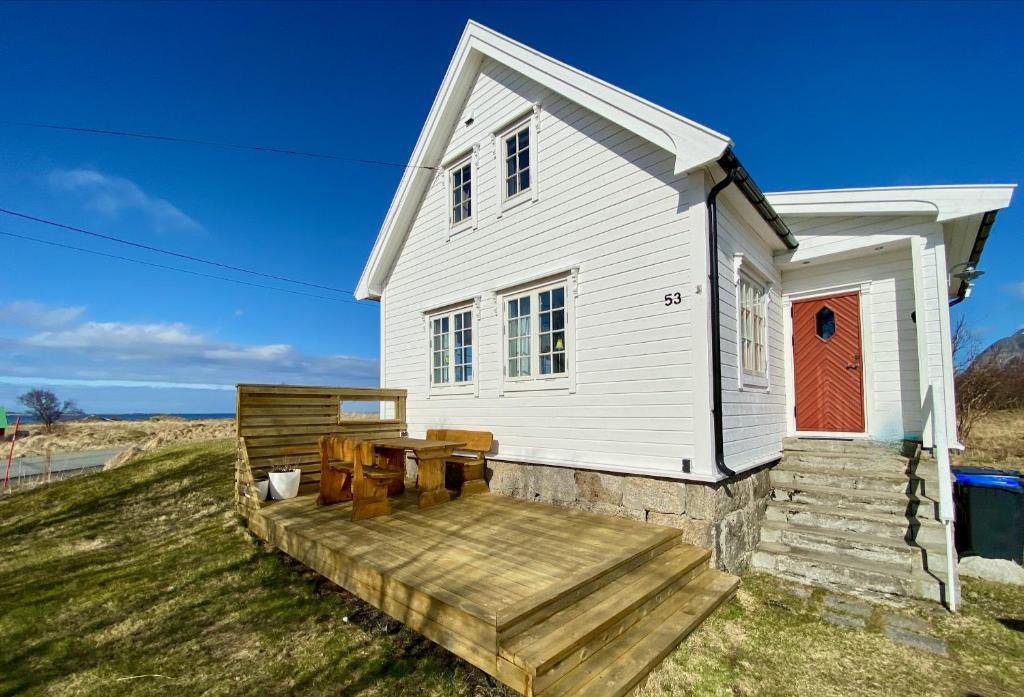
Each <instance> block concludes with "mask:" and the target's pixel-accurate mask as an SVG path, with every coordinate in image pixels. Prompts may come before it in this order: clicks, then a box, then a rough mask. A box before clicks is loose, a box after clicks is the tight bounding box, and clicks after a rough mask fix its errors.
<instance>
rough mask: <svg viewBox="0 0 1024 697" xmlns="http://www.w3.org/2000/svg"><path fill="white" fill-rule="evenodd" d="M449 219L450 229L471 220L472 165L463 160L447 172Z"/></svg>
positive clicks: (468, 161)
mask: <svg viewBox="0 0 1024 697" xmlns="http://www.w3.org/2000/svg"><path fill="white" fill-rule="evenodd" d="M448 190H449V191H450V192H451V194H450V195H451V200H449V202H448V207H449V218H450V220H451V226H452V227H459V226H460V225H462V224H463V223H466V222H468V221H470V220H472V219H473V164H472V162H471V161H470V160H463V161H462V162H460V163H458V164H457V165H455V166H454V167H452V168H451V169H450V170H448Z"/></svg>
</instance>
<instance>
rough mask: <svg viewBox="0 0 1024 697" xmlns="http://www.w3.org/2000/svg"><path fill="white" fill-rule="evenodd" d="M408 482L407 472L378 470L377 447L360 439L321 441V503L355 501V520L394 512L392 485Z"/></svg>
mask: <svg viewBox="0 0 1024 697" xmlns="http://www.w3.org/2000/svg"><path fill="white" fill-rule="evenodd" d="M396 480H397V481H398V482H399V484H401V482H403V481H404V480H405V471H404V470H401V471H400V470H392V469H384V468H381V467H377V466H376V465H375V464H374V453H373V444H372V443H370V442H368V441H363V440H358V439H356V438H338V437H335V436H322V437H321V438H320V495H319V496H318V497H317V503H318V504H320V505H328V504H332V503H339V502H342V501H349V500H351V501H352V520H364V519H366V518H373V517H375V516H379V515H387V514H388V513H390V512H391V502H390V501H388V488H389V484H391V483H392V482H394V481H396Z"/></svg>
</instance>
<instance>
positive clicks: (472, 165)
mask: <svg viewBox="0 0 1024 697" xmlns="http://www.w3.org/2000/svg"><path fill="white" fill-rule="evenodd" d="M476 160H477V151H476V148H474V149H473V151H472V152H468V153H464V154H462V155H460V156H459V157H458V158H456V159H454V160H452V161H451V162H450V163H449V164H447V165H445V167H444V196H445V210H446V211H447V217H448V237H449V239H450V238H451V237H452V236H453V235H455V234H457V233H460V232H463V231H465V230H475V229H476V227H477V211H478V210H479V209H480V199H479V193H480V188H479V186H478V184H479V181H478V179H477V177H478V172H477V169H478V168H477V166H476ZM466 165H469V182H470V183H469V187H470V213H469V217H468V218H464V219H463V220H460V221H459V222H457V223H456V222H455V215H454V212H453V210H452V209H453V208H454V205H453V199H454V196H455V190H454V187H453V186H452V176H453V175H454V174H455V171H456V170H459V169H462V168H463V167H465V166H466Z"/></svg>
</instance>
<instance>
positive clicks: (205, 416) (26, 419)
mask: <svg viewBox="0 0 1024 697" xmlns="http://www.w3.org/2000/svg"><path fill="white" fill-rule="evenodd" d="M19 416H20V417H21V423H23V424H33V423H37V422H38V419H36V418H35V417H33V416H32V415H31V414H24V413H18V412H16V411H9V412H7V420H8V421H9V422H10V423H11V425H12V426H13V425H14V420H15V419H16V418H18V417H19ZM154 416H174V417H177V418H180V419H185V420H186V421H207V420H210V419H233V418H235V413H234V412H204V413H181V412H168V411H151V412H125V413H115V414H81V415H76V416H73V417H71V418H67V419H61V421H62V422H71V421H81V420H82V419H94V418H100V419H103V420H104V421H146V420H147V419H151V418H153V417H154Z"/></svg>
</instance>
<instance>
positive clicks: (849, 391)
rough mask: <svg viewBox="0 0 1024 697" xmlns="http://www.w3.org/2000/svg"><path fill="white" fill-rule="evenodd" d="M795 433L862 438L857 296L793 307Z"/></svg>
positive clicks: (862, 399) (817, 300) (862, 394)
mask: <svg viewBox="0 0 1024 697" xmlns="http://www.w3.org/2000/svg"><path fill="white" fill-rule="evenodd" d="M793 372H794V382H795V383H796V429H797V430H798V431H828V432H841V433H862V432H863V431H864V379H863V369H862V368H861V350H860V295H859V294H857V293H845V294H843V295H833V296H830V297H827V298H816V299H814V300H801V301H799V302H794V303H793Z"/></svg>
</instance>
